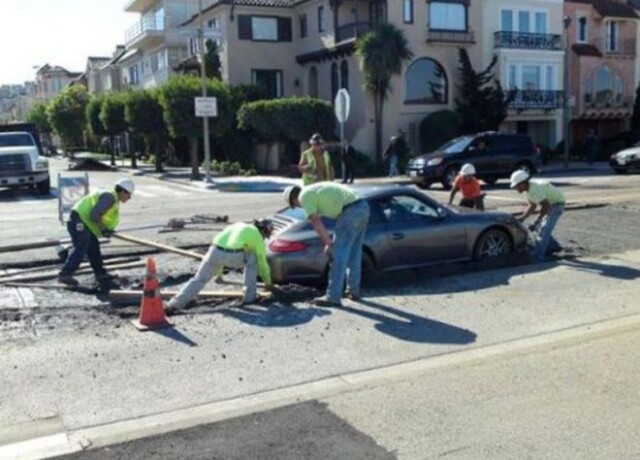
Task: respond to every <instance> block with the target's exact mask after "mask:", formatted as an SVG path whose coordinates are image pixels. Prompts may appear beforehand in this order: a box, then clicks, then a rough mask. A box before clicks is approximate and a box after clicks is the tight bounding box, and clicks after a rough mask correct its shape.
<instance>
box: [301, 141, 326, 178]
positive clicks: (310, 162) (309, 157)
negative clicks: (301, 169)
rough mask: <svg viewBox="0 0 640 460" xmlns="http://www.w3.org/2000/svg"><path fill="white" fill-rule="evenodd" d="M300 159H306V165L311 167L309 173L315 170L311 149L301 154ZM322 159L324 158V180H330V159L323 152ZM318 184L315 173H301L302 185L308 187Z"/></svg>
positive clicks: (314, 158)
mask: <svg viewBox="0 0 640 460" xmlns="http://www.w3.org/2000/svg"><path fill="white" fill-rule="evenodd" d="M302 157H303V158H306V159H307V164H308V165H311V171H315V170H316V157H315V155H314V154H313V151H312V149H309V150H305V151H304V152H302ZM322 157H323V158H324V171H325V172H324V177H325V180H330V174H331V157H330V156H329V153H328V152H327V151H326V150H325V151H324V152H322ZM315 182H318V177H317V175H316V174H315V172H305V173H302V185H309V184H313V183H315Z"/></svg>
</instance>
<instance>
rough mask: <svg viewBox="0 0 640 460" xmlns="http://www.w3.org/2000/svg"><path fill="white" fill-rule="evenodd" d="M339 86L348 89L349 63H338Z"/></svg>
mask: <svg viewBox="0 0 640 460" xmlns="http://www.w3.org/2000/svg"><path fill="white" fill-rule="evenodd" d="M340 87H341V88H344V89H346V90H347V91H349V64H347V61H342V64H340Z"/></svg>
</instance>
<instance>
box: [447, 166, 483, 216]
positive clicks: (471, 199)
mask: <svg viewBox="0 0 640 460" xmlns="http://www.w3.org/2000/svg"><path fill="white" fill-rule="evenodd" d="M475 175H476V168H475V167H474V166H473V165H472V164H471V163H467V164H465V165H462V168H460V173H459V174H458V176H457V177H456V179H455V180H454V181H453V188H452V189H451V193H450V194H449V204H451V203H453V199H454V198H455V196H456V193H458V190H460V191H461V192H462V200H460V206H463V207H465V208H476V209H479V210H480V211H484V193H482V191H481V190H480V181H479V180H478V179H476V177H475Z"/></svg>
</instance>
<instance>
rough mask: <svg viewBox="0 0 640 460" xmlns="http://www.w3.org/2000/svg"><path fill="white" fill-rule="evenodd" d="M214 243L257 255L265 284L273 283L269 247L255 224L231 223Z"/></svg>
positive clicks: (225, 247)
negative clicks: (268, 260) (268, 255)
mask: <svg viewBox="0 0 640 460" xmlns="http://www.w3.org/2000/svg"><path fill="white" fill-rule="evenodd" d="M213 244H214V245H216V246H218V247H221V248H224V249H230V250H233V249H236V250H237V249H242V250H243V251H245V252H252V253H254V254H255V255H256V260H257V262H258V273H259V274H260V278H262V281H264V283H265V284H271V269H270V268H269V264H268V262H267V247H266V245H265V244H264V238H263V237H262V233H260V230H258V229H257V228H256V226H255V225H253V224H246V223H244V222H237V223H235V224H231V225H229V226H228V227H227V228H225V229H224V230H223V231H222V232H220V233H219V234H218V235H216V237H215V238H214V239H213Z"/></svg>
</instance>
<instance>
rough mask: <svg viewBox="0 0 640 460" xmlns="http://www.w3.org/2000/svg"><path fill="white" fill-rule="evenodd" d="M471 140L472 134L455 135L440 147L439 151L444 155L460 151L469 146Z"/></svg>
mask: <svg viewBox="0 0 640 460" xmlns="http://www.w3.org/2000/svg"><path fill="white" fill-rule="evenodd" d="M472 140H473V137H472V136H464V137H457V138H455V139H452V140H450V141H449V142H447V143H446V144H444V145H443V146H442V147H440V151H441V152H442V153H444V154H445V155H449V154H452V153H460V152H462V151H464V149H466V148H467V147H468V146H469V144H470V143H471V141H472Z"/></svg>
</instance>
